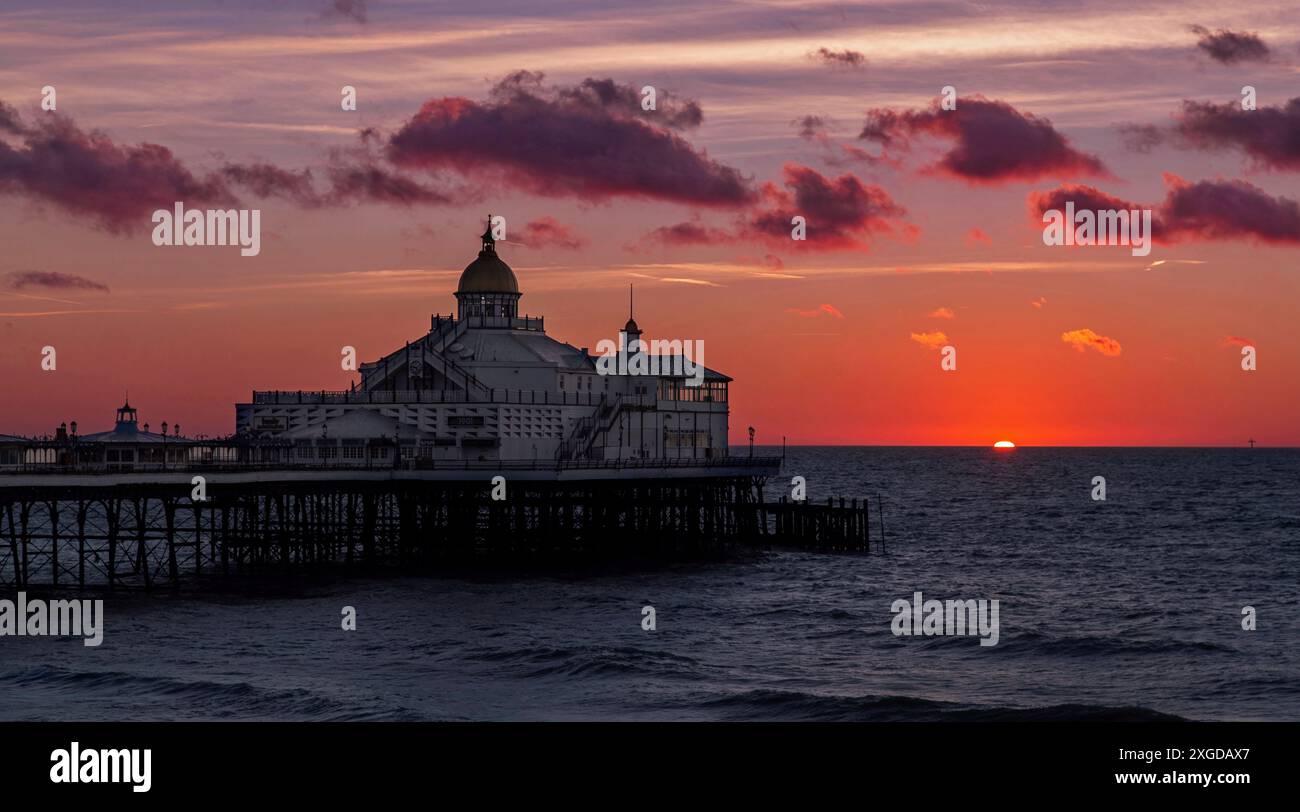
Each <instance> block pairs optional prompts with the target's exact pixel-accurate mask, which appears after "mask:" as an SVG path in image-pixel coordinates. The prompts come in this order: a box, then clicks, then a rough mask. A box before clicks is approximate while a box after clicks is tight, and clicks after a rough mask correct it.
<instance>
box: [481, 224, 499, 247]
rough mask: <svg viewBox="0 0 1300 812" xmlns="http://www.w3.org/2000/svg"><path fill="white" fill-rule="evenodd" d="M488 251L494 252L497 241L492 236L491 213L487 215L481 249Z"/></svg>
mask: <svg viewBox="0 0 1300 812" xmlns="http://www.w3.org/2000/svg"><path fill="white" fill-rule="evenodd" d="M482 250H484V251H487V252H489V253H496V250H497V241H496V238H495V237H493V236H492V215H490V214H489V215H488V216H487V228H485V229H484V230H483V249H482Z"/></svg>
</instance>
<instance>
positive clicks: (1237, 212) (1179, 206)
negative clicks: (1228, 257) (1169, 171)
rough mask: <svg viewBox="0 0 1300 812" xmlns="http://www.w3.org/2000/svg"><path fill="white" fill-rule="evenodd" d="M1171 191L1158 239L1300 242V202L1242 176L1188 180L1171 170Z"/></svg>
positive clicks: (1161, 213)
mask: <svg viewBox="0 0 1300 812" xmlns="http://www.w3.org/2000/svg"><path fill="white" fill-rule="evenodd" d="M1165 182H1166V184H1168V186H1169V187H1170V188H1169V193H1168V194H1167V195H1166V196H1165V201H1164V203H1162V204H1161V205H1160V210H1159V222H1160V223H1161V224H1162V225H1163V227H1162V228H1161V227H1157V228H1156V229H1155V233H1156V238H1157V239H1161V238H1164V239H1168V240H1174V239H1180V238H1184V237H1185V238H1187V239H1195V240H1241V239H1256V240H1260V241H1263V242H1270V243H1300V205H1297V203H1296V201H1294V200H1291V199H1289V198H1285V197H1273V196H1272V195H1270V194H1268V193H1267V192H1265V191H1264V190H1263V189H1260V188H1259V187H1258V186H1254V185H1252V184H1250V183H1246V182H1245V181H1241V180H1214V181H1209V180H1203V181H1198V182H1196V183H1188V182H1187V181H1185V180H1183V179H1182V178H1179V177H1177V176H1174V175H1166V176H1165Z"/></svg>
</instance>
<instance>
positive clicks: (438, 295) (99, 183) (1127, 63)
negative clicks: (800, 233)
mask: <svg viewBox="0 0 1300 812" xmlns="http://www.w3.org/2000/svg"><path fill="white" fill-rule="evenodd" d="M98 5H102V4H95V3H85V4H81V5H78V4H76V3H72V4H67V5H63V4H61V5H60V7H59V8H58V9H48V8H45V7H44V4H37V3H27V2H19V3H17V4H16V5H11V6H10V7H7V9H6V10H5V11H0V240H3V245H4V250H3V254H0V379H2V380H4V381H5V383H4V385H3V388H2V389H0V433H11V434H47V433H52V432H53V430H54V428H55V427H56V426H57V425H58V424H59V423H60V422H64V421H72V420H76V421H78V423H79V427H80V429H81V431H82V432H91V431H98V430H102V429H104V428H106V427H107V426H108V425H109V424H110V423H111V420H112V416H113V410H114V409H115V408H116V407H117V406H118V405H119V404H120V403H121V401H122V399H123V396H124V393H125V392H126V391H127V390H129V391H130V397H131V401H132V405H134V406H136V407H137V408H138V409H139V410H140V415H141V420H142V421H149V422H150V423H152V424H154V425H158V424H161V422H162V421H164V420H166V421H168V422H170V423H176V422H179V423H180V424H181V426H182V431H183V432H184V433H185V434H186V435H194V434H207V435H224V434H227V433H229V432H230V431H231V430H232V429H233V424H234V406H233V404H234V403H235V402H237V401H245V400H247V398H248V397H249V394H250V392H251V391H252V390H254V389H259V390H260V389H286V390H294V389H346V388H347V387H348V386H349V384H350V383H351V382H352V381H353V380H355V378H354V376H353V375H351V374H349V373H346V372H344V371H342V370H341V369H340V368H339V358H340V348H341V347H342V346H344V345H351V346H355V347H356V348H357V350H358V353H359V355H360V356H361V358H362V360H373V359H374V358H376V357H378V356H379V355H380V354H382V353H384V352H387V351H389V350H391V349H393V348H395V347H399V346H401V344H402V343H403V342H404V341H406V340H409V339H414V338H416V337H418V336H419V335H421V334H422V333H423V332H424V331H426V330H427V329H428V325H429V314H431V313H450V312H453V311H454V300H453V298H452V291H453V290H454V288H455V284H456V279H457V277H458V276H459V273H460V271H461V269H462V268H463V267H464V266H465V265H466V264H467V263H468V262H469V261H470V260H471V259H473V257H474V254H475V251H476V250H477V238H478V235H479V234H480V233H481V232H482V230H483V222H484V218H485V217H486V215H487V214H488V213H493V214H500V215H502V216H505V217H506V220H507V241H506V242H504V243H502V244H501V245H500V246H499V250H500V253H501V254H502V256H503V257H504V258H505V259H506V261H507V262H509V263H510V264H511V266H512V267H513V268H514V270H515V273H516V275H517V277H518V279H519V284H520V287H521V289H522V291H523V293H524V296H523V299H522V301H521V303H520V307H521V310H523V311H527V312H528V313H530V314H533V315H544V316H545V317H546V320H547V328H548V332H549V333H550V335H552V336H553V337H555V338H557V339H559V340H562V341H567V342H569V343H570V344H573V345H575V346H579V347H592V348H594V347H595V346H596V344H597V342H598V341H600V340H601V339H603V338H613V337H614V336H615V334H616V332H617V330H618V329H619V328H620V327H621V326H622V324H623V322H624V321H625V320H626V318H627V286H628V284H629V283H632V284H635V286H636V318H637V321H638V322H639V323H640V325H641V326H642V328H643V329H644V330H645V331H646V335H647V337H648V338H668V339H674V338H675V339H702V340H703V341H704V345H705V350H706V352H705V359H704V360H705V363H706V364H707V365H708V366H710V367H712V368H714V369H718V370H720V371H723V372H725V373H727V374H728V375H731V376H732V377H733V378H735V382H734V383H733V384H732V402H731V407H732V418H731V421H732V422H731V428H732V441H733V443H735V444H737V445H740V444H743V443H744V442H746V438H745V430H746V427H747V426H751V425H752V426H754V427H755V429H756V431H757V442H759V443H760V444H779V443H780V442H781V438H782V437H783V436H784V437H785V438H787V439H788V441H789V442H790V443H792V444H920V445H930V444H933V445H950V444H951V445H991V444H992V443H993V442H994V441H996V440H1002V439H1008V440H1013V441H1015V442H1016V443H1017V444H1019V445H1189V446H1202V445H1226V446H1241V445H1244V444H1245V443H1246V441H1247V439H1249V438H1254V439H1256V440H1258V441H1259V443H1260V444H1262V445H1266V446H1297V445H1300V422H1298V421H1297V420H1296V414H1297V402H1298V397H1300V352H1298V350H1297V338H1300V327H1297V324H1296V315H1295V314H1296V312H1297V303H1300V282H1298V281H1297V279H1298V278H1300V267H1297V257H1298V252H1297V248H1300V206H1298V205H1297V203H1296V199H1297V198H1298V197H1300V152H1297V147H1296V144H1300V98H1296V99H1293V98H1292V96H1293V95H1294V94H1296V90H1295V88H1296V81H1295V80H1296V75H1297V73H1300V50H1297V44H1298V43H1300V23H1297V22H1295V21H1294V20H1293V19H1292V17H1293V16H1294V15H1293V14H1292V13H1290V12H1291V11H1292V10H1293V9H1288V4H1285V3H1281V2H1278V3H1267V2H1266V3H1261V4H1256V5H1253V6H1252V8H1251V9H1249V10H1243V11H1242V12H1241V13H1240V14H1235V13H1234V14H1233V15H1231V16H1230V17H1227V16H1225V15H1224V14H1223V13H1222V11H1221V9H1220V8H1219V7H1217V6H1211V5H1210V4H1209V3H1195V2H1194V3H1191V4H1179V5H1176V6H1175V5H1173V4H1167V3H1146V4H1144V3H1142V2H1138V3H1125V4H1111V3H1104V2H1099V3H1084V4H1082V5H1079V4H1072V5H1071V7H1070V9H1071V11H1070V14H1069V19H1064V18H1063V16H1062V15H1061V14H1060V13H1059V10H1053V9H1052V8H1051V7H1050V5H1051V4H1048V6H1047V7H1044V6H1043V5H1042V4H1040V3H1036V4H1025V5H1024V6H1023V7H1019V8H1018V7H1015V6H1006V7H1001V8H999V9H996V10H989V9H986V10H984V11H982V12H980V13H978V14H976V13H975V12H973V11H972V10H971V8H970V7H968V6H965V5H961V4H954V5H952V6H944V5H939V6H926V7H923V8H912V7H908V6H898V5H888V6H886V5H866V6H859V7H853V8H845V7H841V6H838V5H826V6H818V5H806V4H798V5H782V4H768V5H758V6H756V5H752V4H746V3H722V4H718V5H710V7H708V8H700V7H698V4H688V3H680V4H679V3H664V4H657V5H655V6H654V8H655V9H657V13H655V14H646V13H645V12H646V10H647V9H648V8H650V7H649V6H646V5H645V4H642V3H638V4H636V5H631V4H627V3H626V2H625V0H624V2H621V3H614V4H610V5H602V6H596V7H585V6H577V7H574V8H571V9H567V10H565V9H556V10H550V9H547V10H546V11H545V12H540V11H538V10H537V9H536V8H535V7H534V6H532V5H531V4H527V3H519V4H505V6H504V7H502V8H498V9H495V10H492V11H484V10H481V9H468V8H458V7H453V6H450V5H448V6H446V7H444V6H442V5H441V4H433V5H430V4H417V3H403V2H372V3H369V4H360V3H357V4H343V6H342V7H343V8H345V9H350V10H351V13H350V14H344V13H341V12H339V11H337V10H335V6H334V5H333V4H327V3H320V2H314V0H310V1H309V0H303V2H291V3H286V4H283V5H277V6H276V7H275V8H274V9H272V10H266V9H263V8H261V6H260V4H252V3H238V2H230V3H223V4H214V5H212V6H209V7H204V8H203V9H198V10H194V9H191V10H178V9H175V8H171V7H167V6H164V5H162V4H153V3H140V2H131V3H120V4H115V5H114V6H113V7H112V9H111V10H105V9H101V8H99V7H98ZM1198 24H1199V25H1204V26H1206V27H1207V29H1208V31H1206V32H1203V33H1197V32H1195V31H1192V30H1191V28H1190V27H1191V26H1192V25H1198ZM1221 29H1223V30H1230V31H1231V32H1233V33H1234V35H1233V36H1231V37H1228V36H1224V35H1223V34H1222V33H1221V32H1220V30H1221ZM1255 43H1258V45H1256V44H1255ZM1261 49H1263V50H1262V51H1261ZM521 72H523V73H521ZM345 85H348V86H352V87H355V88H356V95H357V110H355V111H344V110H342V109H341V107H340V103H339V102H340V95H341V94H340V89H341V88H342V87H343V86H345ZM1245 85H1250V86H1252V87H1254V88H1255V89H1256V94H1257V109H1256V110H1254V111H1243V110H1242V109H1241V104H1240V100H1241V93H1240V91H1241V88H1242V87H1243V86H1245ZM45 86H52V87H54V88H55V92H56V98H57V109H56V110H55V111H49V110H43V109H42V108H41V102H42V88H43V87H45ZM645 86H653V87H654V88H655V89H656V94H657V104H656V109H655V110H652V111H647V110H644V109H642V106H641V100H642V98H643V93H642V88H644V87H645ZM945 86H953V87H954V88H955V90H956V98H957V108H956V110H943V109H942V108H941V107H939V102H938V100H939V98H940V94H941V88H943V87H945ZM1058 197H1060V198H1061V199H1064V198H1066V197H1068V198H1070V199H1074V200H1076V201H1088V200H1091V201H1098V202H1104V201H1113V202H1116V205H1120V204H1121V202H1122V204H1123V205H1125V206H1127V205H1132V206H1134V207H1138V206H1141V207H1149V208H1152V209H1153V211H1154V219H1155V221H1156V226H1155V231H1156V241H1155V244H1154V245H1153V247H1152V250H1151V253H1150V255H1148V256H1133V255H1132V253H1131V252H1130V250H1129V248H1128V247H1126V246H1111V247H1064V246H1062V247H1054V246H1046V245H1044V244H1043V241H1042V233H1043V226H1042V222H1041V220H1040V218H1039V211H1038V210H1037V209H1036V208H1035V206H1036V205H1037V203H1036V201H1040V200H1049V199H1050V200H1055V199H1057V198H1058ZM176 200H182V201H184V202H185V203H186V205H187V206H190V207H194V208H215V207H222V208H226V207H232V206H238V207H245V208H257V209H260V210H261V224H262V239H261V252H260V254H259V255H258V256H256V257H241V256H240V254H239V250H238V248H234V247H182V248H178V247H157V246H155V245H153V243H152V242H151V239H150V234H151V230H152V223H151V220H150V216H151V213H152V212H153V211H154V210H155V209H157V208H167V209H170V208H171V204H172V202H173V201H176ZM1076 205H1079V204H1076ZM792 216H802V217H804V218H805V219H806V221H807V225H808V232H807V234H808V239H807V240H805V241H801V242H797V241H794V240H792V239H791V238H790V229H791V225H790V220H791V217H792ZM1243 344H1250V345H1252V346H1254V347H1256V349H1257V359H1258V368H1257V369H1256V370H1254V371H1249V372H1247V371H1244V370H1242V368H1241V360H1242V355H1241V346H1242V345H1243ZM45 346H53V347H55V348H56V351H57V363H58V367H57V370H55V371H54V372H45V371H42V369H41V360H42V348H43V347H45ZM943 346H951V347H954V348H955V349H956V354H957V355H956V357H957V369H956V370H955V371H944V370H942V369H941V368H940V359H941V354H940V348H941V347H943Z"/></svg>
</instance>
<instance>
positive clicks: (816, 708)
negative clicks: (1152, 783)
mask: <svg viewBox="0 0 1300 812" xmlns="http://www.w3.org/2000/svg"><path fill="white" fill-rule="evenodd" d="M697 707H699V708H701V709H705V710H709V711H713V712H716V713H719V714H721V716H722V717H723V718H724V719H726V720H728V721H791V722H794V721H802V722H940V721H944V722H1049V721H1050V722H1083V721H1087V722H1150V721H1166V722H1169V721H1186V720H1184V719H1182V717H1179V716H1173V715H1170V714H1166V713H1160V712H1159V711H1155V710H1152V709H1150V708H1142V707H1110V706H1105V705H1083V704H1062V705H1049V706H1044V707H1036V708H1011V707H999V706H979V705H968V704H963V703H958V702H940V701H936V700H931V699H921V698H919V697H909V696H860V697H857V696H836V695H826V694H811V693H804V692H801V691H778V690H771V689H755V690H749V691H743V692H741V693H737V694H729V695H727V696H723V697H717V698H713V699H708V700H704V701H702V702H700V703H698V705H697Z"/></svg>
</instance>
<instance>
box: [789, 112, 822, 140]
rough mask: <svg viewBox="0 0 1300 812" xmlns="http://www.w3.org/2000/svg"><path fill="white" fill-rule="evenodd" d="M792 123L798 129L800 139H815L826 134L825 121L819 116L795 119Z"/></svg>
mask: <svg viewBox="0 0 1300 812" xmlns="http://www.w3.org/2000/svg"><path fill="white" fill-rule="evenodd" d="M794 123H795V126H797V127H798V128H799V137H800V138H816V137H817V136H819V135H823V134H825V132H826V119H824V118H822V117H821V116H804V117H803V118H800V119H795V122H794Z"/></svg>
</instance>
